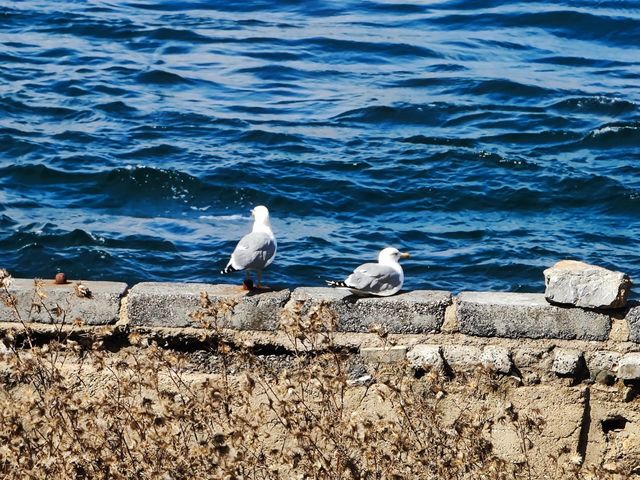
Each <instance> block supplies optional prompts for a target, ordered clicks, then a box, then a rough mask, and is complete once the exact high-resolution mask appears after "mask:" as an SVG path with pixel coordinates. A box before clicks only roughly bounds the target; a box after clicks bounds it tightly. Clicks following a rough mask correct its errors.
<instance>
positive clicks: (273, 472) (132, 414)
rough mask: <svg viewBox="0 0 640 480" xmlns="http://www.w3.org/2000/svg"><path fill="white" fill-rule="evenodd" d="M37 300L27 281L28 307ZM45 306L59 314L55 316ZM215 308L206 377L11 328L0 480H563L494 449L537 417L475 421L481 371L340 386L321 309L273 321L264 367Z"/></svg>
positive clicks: (527, 430)
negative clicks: (279, 362) (455, 408)
mask: <svg viewBox="0 0 640 480" xmlns="http://www.w3.org/2000/svg"><path fill="white" fill-rule="evenodd" d="M9 282H10V277H8V275H6V273H1V272H0V286H1V288H2V292H3V300H4V302H5V305H7V306H9V307H12V306H13V307H15V299H14V298H13V297H12V296H11V294H10V290H9V289H8V285H9ZM45 303H46V296H43V292H42V289H39V288H37V286H36V289H35V293H34V305H35V306H38V305H39V307H37V308H44V304H45ZM50 310H51V312H52V315H53V317H55V318H62V312H59V311H58V307H57V306H53V307H51V308H50ZM225 312H226V310H225V307H224V306H221V305H212V304H211V302H209V300H208V298H206V296H204V295H203V298H202V309H201V310H200V311H198V312H195V314H194V319H195V320H196V321H198V322H200V323H201V324H202V325H204V326H207V327H208V328H210V329H213V333H214V335H215V338H216V342H215V344H214V345H213V346H212V347H211V348H212V351H211V352H210V353H211V355H212V357H215V358H216V360H217V362H218V363H217V364H218V366H219V367H218V368H217V372H215V373H211V374H206V375H205V374H202V373H200V374H196V373H194V371H193V369H192V366H191V365H190V362H189V359H188V356H187V355H184V354H180V353H177V352H175V351H172V350H170V349H163V348H159V347H158V346H157V345H155V344H153V343H151V344H149V345H147V344H146V342H145V341H144V340H145V339H143V338H141V337H140V336H139V335H138V334H135V333H133V334H131V335H130V338H129V341H130V344H131V346H130V347H127V348H123V349H121V350H120V351H119V352H117V353H110V352H108V351H105V349H104V348H103V346H102V344H101V342H100V341H97V340H96V341H87V342H85V343H84V344H83V345H80V344H79V343H77V342H76V341H72V340H71V338H72V336H71V335H70V333H68V331H66V332H67V333H64V332H63V331H62V330H60V335H59V336H58V337H56V339H52V340H51V341H49V342H48V343H46V344H44V345H36V344H35V342H34V341H33V338H32V335H31V334H30V331H29V329H28V326H27V321H26V320H27V319H19V320H21V321H23V329H22V330H21V331H19V332H18V331H16V332H7V333H6V335H5V338H4V342H5V344H6V345H7V346H8V348H9V349H10V350H11V353H9V354H6V355H4V357H5V358H4V364H3V369H2V382H1V383H0V405H1V406H2V407H1V411H0V419H1V420H0V476H1V477H2V478H7V479H12V478H16V479H17V478H20V479H24V478H47V479H63V478H64V479H69V478H90V479H100V478H105V479H106V478H109V479H119V478H122V479H125V478H126V479H130V478H141V479H144V478H148V479H151V478H154V479H155V478H163V479H183V478H184V479H187V478H188V479H192V478H212V479H236V478H237V479H279V478H282V479H290V478H299V479H399V478H425V479H430V478H433V479H462V478H464V479H467V478H478V479H481V478H482V479H508V478H544V477H546V478H578V476H577V473H576V472H574V471H573V470H572V468H569V467H565V468H563V467H562V466H561V465H559V462H558V461H557V460H555V459H550V461H549V464H548V465H544V466H542V468H541V469H538V470H536V468H535V466H534V465H531V464H530V463H529V462H527V461H525V462H524V463H520V464H517V465H514V464H509V463H507V462H504V461H502V460H500V459H499V458H498V457H497V456H496V455H495V454H494V453H493V451H492V445H491V443H490V441H489V439H488V438H489V435H488V432H489V430H490V428H491V425H492V424H493V422H511V423H513V424H514V425H517V426H518V432H519V433H520V435H521V439H522V449H523V452H524V453H526V451H527V449H528V448H529V446H528V444H527V442H528V441H529V440H528V439H529V437H530V436H531V434H533V433H535V431H536V429H538V428H540V422H539V419H536V418H528V417H526V418H525V417H519V416H518V414H517V413H516V412H513V411H507V412H506V413H505V415H504V416H502V417H501V418H495V417H494V416H491V415H489V414H488V412H487V406H486V405H487V402H486V399H487V398H489V397H496V398H500V397H501V396H502V395H503V394H504V389H505V388H508V387H507V386H506V384H505V383H504V382H500V381H499V380H498V379H497V377H494V376H493V375H491V373H490V372H486V371H477V372H475V373H474V374H472V375H470V376H468V377H458V378H456V379H455V380H448V381H444V380H443V379H442V378H441V377H440V376H439V375H437V374H435V373H427V374H426V375H424V376H422V377H421V378H416V377H415V376H413V375H411V374H409V373H410V371H409V370H408V369H402V368H398V367H397V366H393V367H385V366H384V365H380V366H378V367H377V368H376V369H375V371H373V372H372V379H371V381H367V382H354V381H353V380H352V379H351V376H350V373H349V362H348V359H347V356H346V355H345V354H344V353H342V352H340V351H339V350H338V349H336V348H334V347H335V346H334V345H333V343H332V334H331V332H332V331H333V330H334V326H335V325H334V323H335V319H334V318H332V316H331V315H329V314H328V312H327V311H325V310H324V309H323V307H322V306H320V307H318V308H316V309H315V310H313V311H311V312H309V313H308V314H306V315H302V314H301V311H300V310H299V309H298V308H296V307H295V306H294V308H292V309H291V310H289V311H287V312H284V313H283V322H282V323H283V325H284V329H285V331H286V332H287V334H288V335H289V336H290V339H291V341H292V343H293V345H294V346H295V347H294V349H293V350H294V351H293V352H291V355H290V357H289V361H288V362H287V365H286V367H282V368H275V367H274V365H273V363H272V362H270V361H269V359H265V358H263V357H261V356H260V355H257V354H255V353H252V352H251V351H249V350H243V349H241V348H238V347H237V346H235V345H232V344H231V342H230V340H229V339H228V338H226V337H225V334H224V331H223V330H222V329H221V328H219V327H220V325H222V324H223V323H224V318H225V315H226V313H225ZM16 313H17V310H16ZM205 324H206V325H205ZM381 336H382V337H384V334H381ZM319 352H324V353H319ZM238 372H239V373H238ZM360 383H364V384H360ZM454 390H455V392H456V393H457V394H459V395H460V394H461V395H464V397H465V398H467V402H466V405H465V406H464V408H462V409H460V411H459V413H458V414H456V415H455V417H454V418H450V415H448V412H447V411H446V410H445V409H443V405H444V404H445V403H446V402H444V400H445V399H446V398H447V397H448V394H449V391H454ZM449 413H450V412H449ZM539 475H540V476H539Z"/></svg>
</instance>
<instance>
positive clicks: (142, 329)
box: [0, 279, 640, 473]
mask: <svg viewBox="0 0 640 480" xmlns="http://www.w3.org/2000/svg"><path fill="white" fill-rule="evenodd" d="M82 285H83V286H84V287H86V288H87V289H88V292H87V291H85V290H84V289H82V288H78V285H77V284H76V283H73V282H72V283H69V284H66V285H55V284H54V283H53V282H51V281H40V282H38V286H37V288H36V287H35V285H34V281H33V280H28V279H15V280H14V281H13V284H12V285H11V287H10V291H11V293H13V294H14V295H15V298H16V301H17V305H16V308H12V307H11V306H10V305H6V304H5V305H1V306H0V331H7V330H9V329H14V328H16V327H19V326H21V324H22V323H26V324H29V326H30V328H31V329H33V330H34V331H38V332H41V333H42V334H45V335H46V334H47V332H51V331H53V330H54V325H51V324H52V323H55V324H56V325H57V327H59V325H60V324H61V323H64V324H66V325H68V327H67V328H74V329H79V330H82V331H94V332H99V335H102V336H104V337H108V336H110V335H111V336H114V337H115V336H120V337H126V335H123V333H124V334H130V333H132V332H139V333H140V334H142V335H146V336H148V338H149V339H152V340H155V341H157V342H158V344H161V345H163V346H165V347H167V348H171V346H172V345H178V344H180V345H183V346H184V345H185V344H189V345H191V347H190V348H195V349H197V348H199V347H198V345H200V344H199V343H198V342H199V341H200V340H199V339H201V338H202V337H203V335H212V334H213V333H212V330H215V331H218V332H219V331H221V330H224V331H225V333H226V334H227V335H229V336H230V338H232V339H233V342H235V343H236V344H237V345H242V346H243V347H247V346H249V347H250V348H251V347H255V348H258V347H259V348H260V349H262V350H261V351H268V352H270V353H271V354H274V355H287V354H288V353H287V352H289V353H290V352H291V351H292V350H293V348H294V346H293V345H292V341H293V340H292V338H291V336H290V335H287V334H286V333H285V332H284V329H283V322H286V321H287V319H289V318H291V316H295V317H297V318H300V319H312V318H315V317H317V316H318V315H319V312H320V313H321V315H322V316H324V317H325V318H328V319H330V320H331V325H332V330H333V332H334V333H333V335H334V342H335V343H334V346H338V347H339V348H341V349H343V351H345V352H349V354H350V355H352V356H353V357H354V358H356V359H357V361H359V362H361V363H362V365H363V369H362V372H366V371H367V367H366V366H367V365H370V364H373V363H378V364H380V363H387V364H388V363H398V364H404V365H406V366H408V368H410V369H412V370H413V371H414V372H416V373H419V372H425V371H428V370H435V371H437V372H440V373H441V374H442V375H445V376H452V375H453V376H455V375H456V374H457V372H461V371H464V370H469V369H473V368H478V367H481V368H485V369H489V370H492V371H494V372H495V373H496V374H497V375H502V376H504V377H505V378H510V379H513V382H515V383H516V384H517V385H518V386H519V387H518V388H517V389H516V392H517V394H516V395H515V396H514V397H513V398H512V400H511V401H512V402H513V404H514V405H520V406H522V408H530V407H531V405H536V408H537V409H540V410H541V411H543V414H544V415H545V421H546V425H547V426H548V429H547V430H545V433H544V435H543V437H544V438H545V439H546V440H545V441H548V442H549V445H550V447H549V448H551V446H552V445H553V446H554V448H555V447H556V446H557V445H558V444H560V445H563V446H566V448H567V449H568V451H570V452H572V453H573V454H574V455H575V456H576V459H577V460H576V462H578V463H580V464H582V463H583V462H584V463H585V464H587V465H589V464H590V465H598V466H602V465H605V466H606V465H608V464H611V465H614V464H615V463H616V462H619V461H621V459H625V458H629V456H634V455H636V456H637V457H638V459H639V460H638V466H637V468H638V470H637V471H636V472H635V473H640V304H638V303H634V302H630V303H629V304H628V305H627V307H625V308H622V309H613V310H593V309H583V308H577V307H562V306H557V305H551V304H550V303H548V302H547V300H546V299H545V297H544V295H543V294H531V293H501V292H462V293H460V294H458V295H453V294H452V293H450V292H446V291H431V290H417V291H412V292H404V293H401V294H398V295H395V296H392V297H386V298H357V297H354V296H352V295H350V294H349V293H348V292H345V291H342V290H336V289H330V288H316V287H300V288H296V289H294V290H292V291H291V290H288V289H276V290H271V291H264V292H263V291H261V292H255V291H251V292H247V291H244V290H242V289H241V288H240V287H238V286H233V285H211V284H204V283H153V282H145V283H139V284H136V285H133V286H131V287H129V286H128V285H126V284H124V283H116V282H91V281H87V282H82ZM36 300H37V301H36ZM45 305H46V306H47V307H46V308H43V306H45ZM57 327H56V328H57ZM306 348H322V347H321V346H317V345H316V346H307V347H306ZM365 376H366V375H365ZM354 380H355V379H354ZM459 401H460V402H463V401H464V399H459ZM545 428H546V427H545ZM510 435H511V436H510ZM513 435H515V433H514V432H508V431H504V432H498V433H496V435H494V437H495V438H494V439H493V440H494V442H493V443H494V446H495V448H496V449H497V451H498V453H501V454H502V455H503V456H504V457H505V458H508V459H511V460H513V461H517V458H516V457H517V455H516V453H514V452H515V450H514V449H513V448H512V447H513V445H514V443H516V442H517V441H518V439H517V438H515V437H513ZM512 437H513V438H512ZM543 453H544V452H541V455H543ZM543 456H544V455H543ZM541 458H542V457H541ZM629 473H634V472H629Z"/></svg>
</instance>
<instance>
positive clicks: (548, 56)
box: [0, 0, 640, 292]
mask: <svg viewBox="0 0 640 480" xmlns="http://www.w3.org/2000/svg"><path fill="white" fill-rule="evenodd" d="M0 47H1V48H0V185H1V188H0V227H1V228H0V266H3V267H5V268H8V269H9V270H10V271H11V272H12V273H13V274H14V276H25V277H34V276H35V277H45V278H49V277H53V275H54V274H55V273H56V271H58V270H62V271H64V272H66V273H67V275H68V276H70V277H73V278H83V279H108V280H125V281H128V282H130V283H133V282H136V281H141V280H172V281H207V282H221V281H230V282H238V283H239V282H240V280H241V277H242V274H236V275H235V276H234V277H231V278H229V277H227V278H224V277H222V276H221V275H220V274H219V273H218V272H219V270H220V268H222V267H223V266H224V264H225V263H226V261H227V258H228V255H229V253H230V252H231V250H232V249H233V246H234V245H235V243H236V241H237V240H238V239H239V238H240V236H242V235H243V234H244V233H246V232H247V231H248V229H249V228H250V225H249V224H250V218H249V209H250V208H251V207H253V206H254V205H257V204H264V205H267V206H268V207H269V208H270V210H271V212H272V217H273V225H274V230H275V232H276V236H277V237H278V240H279V252H278V256H277V258H276V261H275V262H274V264H273V265H272V266H271V267H269V270H268V271H266V272H265V281H266V283H269V284H273V285H287V286H296V285H319V284H321V283H322V281H323V279H325V278H338V279H341V278H344V276H346V275H347V274H348V273H349V272H350V270H351V268H352V267H354V266H356V265H358V264H359V263H362V262H365V261H369V260H373V259H375V258H376V256H377V252H378V250H380V249H381V248H383V247H385V246H388V245H393V246H397V247H398V248H401V249H403V250H407V251H409V252H411V253H412V258H411V259H410V260H407V261H405V263H404V267H405V273H406V277H407V280H406V284H405V285H406V287H407V288H411V289H415V288H443V289H450V290H452V291H454V292H458V291H461V290H469V289H471V290H479V289H495V290H509V291H541V290H543V279H542V273H541V272H542V270H543V269H544V268H545V267H547V266H549V265H551V264H553V263H554V262H555V261H557V260H559V259H562V258H575V259H581V260H585V261H588V262H593V263H596V264H600V265H603V266H605V267H613V268H616V269H620V270H623V271H626V272H628V273H629V274H631V275H632V277H635V278H636V279H640V248H638V239H639V238H640V6H639V4H638V2H635V1H624V0H611V1H606V0H605V1H595V0H584V1H573V2H571V1H551V0H549V1H543V2H524V1H478V0H451V1H430V2H418V1H388V0H378V1H377V0H370V1H349V0H339V1H321V0H318V1H293V0H281V1H267V0H242V1H237V0H227V1H198V0H183V1H176V0H172V1H161V0H148V1H147V0H132V1H129V2H122V1H115V0H114V1H108V2H103V1H91V2H86V1H84V0H82V1H80V0H78V1H65V2H53V1H32V0H25V1H13V2H12V1H9V2H6V1H5V2H2V3H0Z"/></svg>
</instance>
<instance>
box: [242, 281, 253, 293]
mask: <svg viewBox="0 0 640 480" xmlns="http://www.w3.org/2000/svg"><path fill="white" fill-rule="evenodd" d="M242 289H243V290H248V291H251V290H253V280H251V279H250V278H245V279H244V281H243V282H242Z"/></svg>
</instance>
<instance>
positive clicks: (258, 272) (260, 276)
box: [256, 270, 262, 288]
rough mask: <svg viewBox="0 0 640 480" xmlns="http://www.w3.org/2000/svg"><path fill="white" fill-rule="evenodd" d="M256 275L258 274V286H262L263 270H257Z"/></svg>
mask: <svg viewBox="0 0 640 480" xmlns="http://www.w3.org/2000/svg"><path fill="white" fill-rule="evenodd" d="M256 275H258V288H260V279H261V278H262V271H261V270H258V271H257V272H256Z"/></svg>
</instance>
